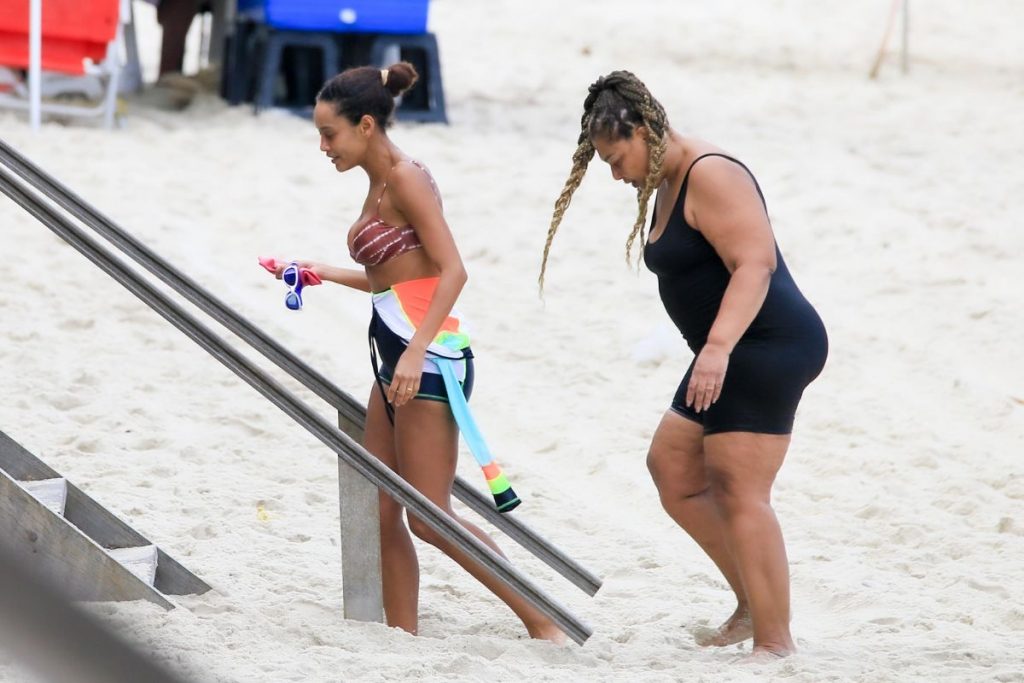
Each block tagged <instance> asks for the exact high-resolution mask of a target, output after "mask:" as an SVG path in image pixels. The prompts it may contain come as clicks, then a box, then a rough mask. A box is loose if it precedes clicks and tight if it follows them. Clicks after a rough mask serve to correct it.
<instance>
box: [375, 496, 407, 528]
mask: <svg viewBox="0 0 1024 683" xmlns="http://www.w3.org/2000/svg"><path fill="white" fill-rule="evenodd" d="M379 509H380V528H381V530H382V531H386V530H387V529H392V528H394V527H396V526H400V525H401V524H402V521H403V520H402V512H403V508H402V506H401V505H399V504H398V503H396V502H395V501H394V499H392V498H391V496H388V495H386V494H384V493H381V494H380V504H379Z"/></svg>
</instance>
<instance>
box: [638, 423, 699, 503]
mask: <svg viewBox="0 0 1024 683" xmlns="http://www.w3.org/2000/svg"><path fill="white" fill-rule="evenodd" d="M703 441H704V428H703V427H702V426H701V425H700V424H699V423H697V422H694V421H693V420H691V419H688V418H686V417H683V416H682V415H680V414H679V413H677V412H675V411H674V410H667V411H665V414H664V415H663V416H662V418H661V422H660V423H659V424H658V428H657V430H655V432H654V438H653V439H651V448H650V450H649V451H648V453H647V467H648V469H649V470H650V472H651V476H652V477H653V478H654V483H655V484H656V485H657V487H658V490H659V491H660V492H662V494H663V495H664V494H668V493H671V494H673V495H684V496H688V495H694V494H697V493H700V492H701V491H703V490H704V489H706V488H707V485H708V480H707V475H706V473H705V466H704V445H703Z"/></svg>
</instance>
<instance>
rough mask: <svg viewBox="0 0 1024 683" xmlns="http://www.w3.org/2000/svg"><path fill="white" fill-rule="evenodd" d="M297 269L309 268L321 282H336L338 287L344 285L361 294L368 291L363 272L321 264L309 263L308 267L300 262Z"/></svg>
mask: <svg viewBox="0 0 1024 683" xmlns="http://www.w3.org/2000/svg"><path fill="white" fill-rule="evenodd" d="M299 267H306V268H309V269H310V270H312V271H313V272H314V273H316V274H317V276H319V278H320V279H321V280H325V281H330V282H336V283H338V284H339V285H345V286H346V287H351V288H352V289H358V290H360V291H363V292H369V291H370V283H369V281H368V280H367V279H366V271H365V270H356V269H355V268H338V267H337V266H328V265H326V264H323V263H311V264H310V265H308V266H303V265H302V263H301V262H300V263H299Z"/></svg>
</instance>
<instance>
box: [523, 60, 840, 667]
mask: <svg viewBox="0 0 1024 683" xmlns="http://www.w3.org/2000/svg"><path fill="white" fill-rule="evenodd" d="M581 124H582V125H581V127H582V130H581V132H580V135H579V139H578V140H577V148H576V152H575V154H574V155H573V168H572V173H571V174H570V175H569V179H568V181H567V182H566V184H565V187H564V188H563V190H562V193H561V195H560V196H559V198H558V200H557V201H556V202H555V213H554V216H553V218H552V221H551V227H550V228H549V230H548V237H547V244H546V245H545V247H544V261H543V263H542V265H541V275H540V283H541V286H542V287H543V283H544V266H545V265H546V264H547V259H548V251H549V249H550V247H551V240H552V238H553V237H554V235H555V231H556V230H557V229H558V226H559V224H560V223H561V220H562V216H563V214H564V213H565V210H566V208H567V207H568V206H569V201H570V200H571V199H572V195H573V192H574V191H575V190H576V188H577V187H578V186H579V184H580V181H581V180H582V178H583V174H584V173H586V170H587V166H588V164H589V163H590V161H591V159H592V158H593V157H594V153H595V152H596V153H597V154H598V155H599V156H600V158H601V160H602V161H604V162H605V163H607V164H608V165H609V166H610V167H611V173H612V177H613V178H614V179H615V180H621V181H623V182H624V183H626V184H628V185H631V186H632V187H634V188H636V193H637V198H638V201H639V212H638V215H637V220H636V223H635V224H634V225H633V231H632V233H631V234H630V236H629V239H628V240H627V241H626V256H627V259H628V258H629V253H630V247H631V246H632V245H633V242H634V241H635V240H636V238H637V237H639V239H640V249H641V252H642V257H643V259H644V262H645V263H646V265H647V267H648V268H649V269H650V270H651V271H652V272H653V273H654V274H655V275H657V276H658V292H659V295H660V296H661V300H662V303H663V304H664V305H665V310H666V311H667V313H668V315H669V317H670V318H671V319H672V322H673V323H675V325H676V327H678V328H679V331H680V333H681V334H682V335H683V337H684V338H685V339H686V342H687V344H689V346H690V349H691V350H692V351H693V353H694V356H695V357H694V360H693V362H692V363H691V364H690V368H689V370H687V372H686V374H685V376H684V377H683V379H682V382H681V383H680V384H679V388H678V389H677V390H676V393H675V397H674V398H673V399H672V401H671V404H670V406H669V409H668V410H666V411H665V414H664V416H663V417H662V419H661V424H659V425H658V429H657V431H656V432H655V433H654V438H653V440H652V442H651V447H650V450H649V451H648V455H647V466H648V468H649V469H650V472H651V475H652V477H653V478H654V483H655V485H656V486H657V488H658V493H659V495H660V498H661V504H662V506H663V507H664V508H665V511H666V512H667V513H668V514H669V515H670V516H671V517H672V519H673V520H675V522H676V523H677V524H679V526H681V527H682V528H683V529H684V530H685V531H686V532H687V533H688V534H689V535H690V536H692V537H693V539H694V540H695V541H696V542H697V543H698V544H699V545H700V547H701V548H702V549H703V550H704V552H706V553H707V554H708V556H709V557H710V558H711V560H712V561H713V562H714V563H715V564H716V565H717V566H718V569H719V570H720V571H721V572H722V575H723V576H724V578H725V580H726V581H727V582H728V584H729V587H730V588H731V589H732V591H733V593H734V594H735V596H736V601H737V606H736V609H735V611H734V612H733V614H732V616H731V617H730V618H729V619H727V620H726V621H725V623H723V624H722V625H721V626H720V627H719V628H718V629H716V630H715V631H713V632H711V633H704V634H698V642H699V643H700V644H702V645H716V646H724V645H729V644H732V643H737V642H740V641H742V640H746V639H747V638H751V637H753V639H754V654H755V655H757V656H761V655H776V656H784V655H787V654H789V653H791V652H793V651H794V650H795V649H796V646H795V645H794V643H793V638H792V636H791V635H790V631H789V619H790V612H789V569H788V562H787V560H786V548H785V545H784V543H783V539H782V530H781V529H780V528H779V523H778V520H777V519H776V517H775V513H774V511H773V510H772V507H771V489H772V484H773V482H774V481H775V475H776V473H777V472H778V471H779V468H780V467H781V466H782V461H783V459H784V458H785V456H786V451H787V449H788V448H789V442H790V436H791V433H792V430H793V418H794V415H795V413H796V408H797V404H798V403H799V401H800V397H801V395H802V394H803V391H804V389H805V388H806V387H807V385H808V384H810V382H811V381H812V380H813V379H814V378H815V377H817V375H818V373H819V372H821V369H822V367H823V366H824V364H825V357H826V355H827V353H828V340H827V338H826V335H825V327H824V325H823V324H822V322H821V319H820V318H819V317H818V314H817V313H816V312H815V310H814V308H813V307H812V306H811V304H810V303H808V301H807V299H805V298H804V296H803V294H801V293H800V290H799V289H798V288H797V286H796V283H795V282H794V281H793V277H792V276H791V275H790V273H789V270H788V269H787V268H786V263H785V261H783V259H782V253H781V252H780V251H779V248H778V246H777V245H776V243H775V235H774V233H773V231H772V226H771V223H769V221H768V214H767V209H766V207H765V203H764V197H763V196H762V195H761V188H760V187H758V184H757V181H756V180H755V179H754V176H753V175H752V174H751V173H750V171H749V170H748V169H747V167H746V166H744V165H743V164H742V163H741V162H739V161H737V160H736V159H734V158H733V157H731V156H729V155H728V154H725V153H723V151H722V150H721V149H719V148H717V147H715V146H714V145H711V144H710V143H707V142H704V141H703V140H699V139H697V138H693V137H690V136H684V135H682V134H680V133H679V132H677V131H675V130H673V129H672V128H670V127H669V124H668V119H667V117H666V115H665V110H664V109H663V108H662V106H661V104H659V103H658V101H657V100H656V99H654V97H653V96H652V95H651V93H650V91H649V90H648V89H647V87H646V86H645V85H644V84H643V83H642V82H641V81H640V80H639V79H638V78H637V77H636V76H634V75H633V74H631V73H629V72H628V71H614V72H612V73H610V74H608V75H607V76H605V77H602V78H599V79H598V80H597V81H596V82H595V83H594V84H592V85H591V86H590V90H589V93H588V94H587V97H586V99H585V100H584V103H583V118H582V122H581ZM655 190H657V197H656V199H655V205H654V215H653V217H652V221H651V232H650V239H649V240H647V241H646V244H645V240H644V228H645V222H646V220H645V219H646V214H647V202H648V200H649V199H650V198H651V196H652V194H653V193H654V191H655Z"/></svg>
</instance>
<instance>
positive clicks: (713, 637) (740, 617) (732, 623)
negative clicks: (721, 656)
mask: <svg viewBox="0 0 1024 683" xmlns="http://www.w3.org/2000/svg"><path fill="white" fill-rule="evenodd" d="M753 636H754V623H753V622H752V621H751V620H750V610H749V609H747V606H746V605H740V606H738V607H737V608H736V611H735V612H733V613H732V616H731V617H729V618H728V619H726V621H725V623H724V624H722V625H721V626H719V627H718V628H702V629H698V630H697V631H696V632H695V633H694V634H693V639H694V641H696V643H697V644H698V645H700V646H701V647H725V646H726V645H733V644H735V643H742V642H743V641H744V640H746V639H747V638H752V637H753ZM755 651H756V648H755Z"/></svg>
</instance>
